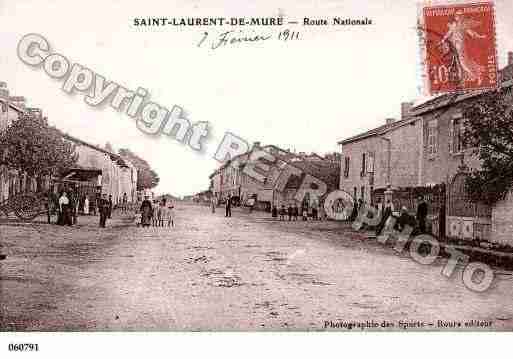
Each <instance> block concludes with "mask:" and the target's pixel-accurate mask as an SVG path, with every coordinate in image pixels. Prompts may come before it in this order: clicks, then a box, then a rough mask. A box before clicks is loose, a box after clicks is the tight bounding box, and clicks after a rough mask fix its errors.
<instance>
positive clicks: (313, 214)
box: [271, 203, 325, 221]
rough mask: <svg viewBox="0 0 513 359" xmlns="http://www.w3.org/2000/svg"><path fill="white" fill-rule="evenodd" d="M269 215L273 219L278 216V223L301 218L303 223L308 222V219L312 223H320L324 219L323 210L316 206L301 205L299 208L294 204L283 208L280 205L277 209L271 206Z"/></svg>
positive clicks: (283, 205)
mask: <svg viewBox="0 0 513 359" xmlns="http://www.w3.org/2000/svg"><path fill="white" fill-rule="evenodd" d="M271 215H272V217H273V218H277V217H278V216H279V220H280V221H285V220H287V217H288V220H289V221H297V220H298V219H299V217H300V216H301V219H302V220H303V221H308V219H309V218H310V219H311V220H314V221H317V220H319V221H322V220H323V219H324V217H325V215H324V211H323V208H322V207H321V208H320V207H319V206H318V205H317V204H313V205H311V206H307V205H305V204H304V205H303V206H301V208H300V207H299V206H298V205H297V203H294V205H292V204H289V205H288V207H285V204H282V205H281V207H280V208H279V209H278V208H277V207H276V206H273V208H272V210H271Z"/></svg>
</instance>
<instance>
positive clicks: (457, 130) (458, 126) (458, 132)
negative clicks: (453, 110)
mask: <svg viewBox="0 0 513 359" xmlns="http://www.w3.org/2000/svg"><path fill="white" fill-rule="evenodd" d="M463 131H464V126H463V119H462V118H461V117H457V118H454V119H453V120H452V121H451V128H450V142H449V151H450V152H452V153H454V154H457V153H460V152H462V151H463V150H464V149H465V147H464V145H463Z"/></svg>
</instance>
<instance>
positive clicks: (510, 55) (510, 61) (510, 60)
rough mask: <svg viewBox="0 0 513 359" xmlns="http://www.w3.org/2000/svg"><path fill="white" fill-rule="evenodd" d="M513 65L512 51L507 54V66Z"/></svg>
mask: <svg viewBox="0 0 513 359" xmlns="http://www.w3.org/2000/svg"><path fill="white" fill-rule="evenodd" d="M509 65H513V51H509V52H508V66H509Z"/></svg>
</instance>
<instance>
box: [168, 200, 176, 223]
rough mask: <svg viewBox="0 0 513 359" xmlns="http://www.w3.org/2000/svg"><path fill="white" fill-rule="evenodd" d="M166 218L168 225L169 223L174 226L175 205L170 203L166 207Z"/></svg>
mask: <svg viewBox="0 0 513 359" xmlns="http://www.w3.org/2000/svg"><path fill="white" fill-rule="evenodd" d="M166 219H167V226H168V227H169V225H171V227H174V226H175V206H173V205H172V204H171V203H170V204H169V206H168V207H167V211H166Z"/></svg>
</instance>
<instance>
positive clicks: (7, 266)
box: [0, 204, 513, 331]
mask: <svg viewBox="0 0 513 359" xmlns="http://www.w3.org/2000/svg"><path fill="white" fill-rule="evenodd" d="M96 221H97V218H91V217H89V218H81V219H80V223H81V224H80V225H79V226H76V227H71V228H67V227H66V228H64V227H60V226H55V225H46V224H42V223H40V224H25V225H21V224H1V225H0V241H1V243H2V252H3V253H5V254H7V255H8V257H7V259H6V260H4V261H1V262H0V265H1V267H0V284H1V292H0V296H1V297H0V299H1V303H0V310H1V316H0V327H1V329H2V330H3V331H12V330H28V331H32V330H45V331H71V330H74V331H78V330H325V325H326V324H328V323H333V325H332V324H328V327H327V328H326V329H328V330H341V329H342V330H343V329H345V328H344V327H343V324H344V323H347V322H351V321H357V322H366V321H368V323H370V322H371V321H372V322H374V323H378V327H376V328H374V329H380V328H381V324H382V323H383V321H387V322H389V323H391V325H394V327H389V328H388V329H395V330H402V329H401V328H400V321H404V322H409V323H412V326H414V323H417V322H418V323H422V322H424V323H426V327H424V329H435V330H439V329H454V328H453V327H451V326H450V325H449V324H450V323H448V322H452V321H456V322H459V323H460V324H461V325H462V327H459V328H458V327H456V329H465V324H464V323H465V322H469V321H471V320H474V321H482V322H483V323H486V322H491V324H490V326H489V327H487V328H486V327H485V329H494V330H497V329H498V330H504V329H507V330H511V329H513V300H512V298H513V280H512V276H511V275H510V274H508V273H506V274H503V275H499V276H498V277H497V279H496V280H495V282H494V284H493V286H492V288H491V289H490V290H488V291H487V292H486V293H482V294H479V293H474V292H472V291H470V290H468V289H467V288H466V287H465V286H464V285H463V283H462V281H461V273H460V272H458V273H456V274H455V275H454V276H453V277H452V278H451V279H447V278H445V277H443V276H442V275H441V274H440V270H441V265H440V264H438V265H431V266H423V265H420V264H418V263H415V262H414V261H412V260H411V259H410V258H408V257H406V256H398V255H397V254H396V253H395V252H394V251H393V250H392V249H390V248H384V247H382V246H380V245H379V244H378V243H376V242H375V241H371V240H368V239H366V237H365V236H357V235H355V234H354V233H352V232H351V231H348V229H347V225H344V224H341V223H337V222H307V223H305V222H278V221H274V220H272V219H270V218H269V216H268V214H266V213H261V212H260V213H258V212H257V213H253V214H251V215H249V214H247V213H242V212H240V211H237V210H235V211H234V213H233V217H231V218H225V217H224V216H223V213H222V211H221V210H218V211H217V212H216V213H215V214H212V213H210V210H209V208H207V207H200V206H192V205H180V204H178V208H177V219H176V222H177V224H176V227H175V228H136V227H135V225H134V223H132V222H130V221H128V220H124V219H122V218H117V219H115V220H113V221H111V222H110V224H109V226H110V227H109V228H107V229H103V230H101V229H99V228H97V227H96ZM438 320H441V321H444V322H447V323H445V324H447V326H445V325H444V326H442V327H440V326H439V322H438ZM327 322H328V323H327ZM429 324H433V325H432V326H431V325H429ZM474 324H475V323H474ZM454 325H456V326H457V323H456V324H454ZM337 326H338V327H337ZM341 326H342V328H341ZM468 329H472V330H476V329H482V328H481V327H476V326H475V325H473V326H471V327H468ZM353 330H358V329H353Z"/></svg>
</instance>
